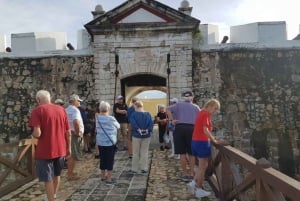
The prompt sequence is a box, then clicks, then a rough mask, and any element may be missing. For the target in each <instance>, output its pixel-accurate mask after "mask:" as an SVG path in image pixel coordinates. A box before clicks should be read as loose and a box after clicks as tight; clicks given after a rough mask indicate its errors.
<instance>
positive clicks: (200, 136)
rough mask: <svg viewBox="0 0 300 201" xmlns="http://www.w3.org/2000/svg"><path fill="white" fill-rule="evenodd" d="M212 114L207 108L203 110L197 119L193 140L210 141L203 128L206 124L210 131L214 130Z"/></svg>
mask: <svg viewBox="0 0 300 201" xmlns="http://www.w3.org/2000/svg"><path fill="white" fill-rule="evenodd" d="M210 117H211V115H210V114H209V113H208V112H207V111H206V110H201V111H200V112H199V113H198V115H197V117H196V121H195V126H194V132H193V138H192V140H195V141H210V139H209V137H207V135H206V134H205V133H204V131H203V128H204V127H205V126H206V127H207V128H208V130H209V131H212V124H211V120H210Z"/></svg>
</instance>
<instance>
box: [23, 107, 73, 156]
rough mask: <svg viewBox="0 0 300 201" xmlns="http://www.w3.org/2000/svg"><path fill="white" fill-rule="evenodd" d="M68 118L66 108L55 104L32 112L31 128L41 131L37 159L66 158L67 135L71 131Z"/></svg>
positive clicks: (36, 153) (37, 108)
mask: <svg viewBox="0 0 300 201" xmlns="http://www.w3.org/2000/svg"><path fill="white" fill-rule="evenodd" d="M67 118H68V117H67V114H66V112H65V110H64V108H63V107H61V106H58V105H54V104H45V105H40V106H38V107H36V108H35V109H34V110H33V111H32V113H31V116H30V120H29V126H30V127H32V128H34V127H39V128H40V129H41V136H40V137H39V138H38V144H37V147H36V152H35V158H37V159H53V158H57V157H62V156H66V151H67V146H66V145H67V144H66V138H65V134H66V131H67V130H69V129H70V126H69V122H68V119H67Z"/></svg>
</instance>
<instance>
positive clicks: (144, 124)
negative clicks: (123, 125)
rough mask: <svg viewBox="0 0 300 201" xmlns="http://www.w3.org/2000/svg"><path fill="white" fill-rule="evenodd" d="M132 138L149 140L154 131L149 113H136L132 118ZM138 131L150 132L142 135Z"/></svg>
mask: <svg viewBox="0 0 300 201" xmlns="http://www.w3.org/2000/svg"><path fill="white" fill-rule="evenodd" d="M130 124H131V128H132V137H136V138H149V137H150V135H151V133H152V131H153V120H152V117H151V115H150V113H149V112H134V113H132V115H131V117H130ZM138 129H142V130H148V134H146V135H141V134H140V133H139V132H138Z"/></svg>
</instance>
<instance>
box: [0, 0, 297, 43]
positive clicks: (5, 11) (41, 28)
mask: <svg viewBox="0 0 300 201" xmlns="http://www.w3.org/2000/svg"><path fill="white" fill-rule="evenodd" d="M124 1H125V0H26V1H22V0H0V8H1V12H0V22H1V23H0V24H1V26H0V34H5V35H6V37H7V38H10V34H11V33H27V32H66V33H67V38H68V41H67V42H71V43H72V44H73V45H74V46H75V47H76V35H77V31H78V30H79V29H83V28H84V27H83V25H84V24H86V23H88V22H89V21H91V20H92V14H91V11H92V10H94V9H95V6H96V5H97V4H101V5H102V6H103V8H104V10H105V11H109V10H111V9H113V8H114V7H116V6H118V5H120V4H121V3H123V2H124ZM159 1H160V2H161V3H164V4H167V5H169V6H171V7H173V8H175V9H177V8H178V7H179V6H180V3H181V2H182V0H159ZM298 1H299V0H285V1H283V0H276V1H274V0H229V1H220V0H210V1H207V0H189V2H190V5H191V6H192V7H193V13H192V16H193V17H196V18H198V19H200V20H201V23H203V24H216V25H219V29H220V38H222V37H223V36H224V35H228V34H229V27H230V26H234V25H240V24H247V23H252V22H258V21H260V22H261V21H286V22H287V26H288V39H292V38H294V37H295V36H296V35H297V34H298V33H299V24H300V12H299V7H298ZM7 41H8V44H9V43H10V40H9V39H8V40H7Z"/></svg>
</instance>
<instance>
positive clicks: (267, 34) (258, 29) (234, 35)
mask: <svg viewBox="0 0 300 201" xmlns="http://www.w3.org/2000/svg"><path fill="white" fill-rule="evenodd" d="M286 40H287V31H286V23H285V22H284V21H277V22H255V23H250V24H245V25H239V26H232V27H230V42H231V43H280V42H284V41H286Z"/></svg>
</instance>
